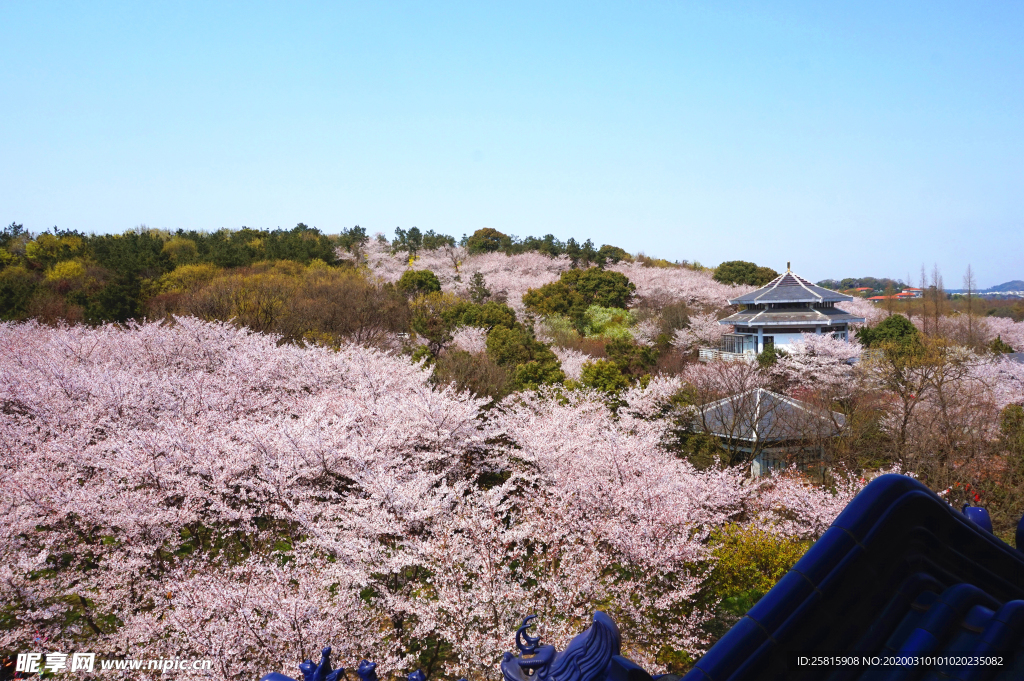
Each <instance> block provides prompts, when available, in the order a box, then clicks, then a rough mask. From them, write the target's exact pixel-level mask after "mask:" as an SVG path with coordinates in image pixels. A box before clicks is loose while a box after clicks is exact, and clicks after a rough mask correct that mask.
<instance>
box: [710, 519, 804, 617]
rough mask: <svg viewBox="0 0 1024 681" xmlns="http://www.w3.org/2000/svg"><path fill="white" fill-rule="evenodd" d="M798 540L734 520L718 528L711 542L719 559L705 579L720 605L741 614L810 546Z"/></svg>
mask: <svg viewBox="0 0 1024 681" xmlns="http://www.w3.org/2000/svg"><path fill="white" fill-rule="evenodd" d="M811 543H812V542H811V541H809V540H799V539H795V538H792V537H781V536H779V535H776V534H773V533H771V532H767V531H765V530H761V529H757V528H756V527H750V526H740V525H735V524H730V525H725V526H724V527H721V528H718V529H717V530H715V532H714V533H713V534H712V535H711V539H710V542H709V545H710V546H711V547H712V555H713V556H714V558H715V559H716V562H715V565H714V568H713V569H712V571H711V575H710V577H709V578H708V581H707V583H706V586H707V588H708V589H709V590H710V594H711V597H712V599H713V600H720V601H721V608H722V609H723V610H725V611H727V612H730V613H732V614H734V615H737V616H741V615H743V614H745V613H746V612H747V610H749V609H750V607H751V606H753V605H754V603H757V601H758V600H760V598H761V596H763V595H764V594H766V593H768V591H769V590H770V589H771V588H772V587H773V586H775V583H776V582H778V581H779V580H780V579H781V578H782V576H783V575H785V574H786V572H788V571H789V569H790V568H791V567H793V565H794V564H796V562H797V561H798V560H800V557H801V556H802V555H803V554H804V553H805V552H806V551H807V549H808V548H810V545H811Z"/></svg>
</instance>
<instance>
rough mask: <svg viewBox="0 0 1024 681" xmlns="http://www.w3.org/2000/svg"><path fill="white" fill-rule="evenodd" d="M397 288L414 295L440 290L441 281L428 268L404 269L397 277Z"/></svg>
mask: <svg viewBox="0 0 1024 681" xmlns="http://www.w3.org/2000/svg"><path fill="white" fill-rule="evenodd" d="M397 286H398V290H399V291H401V292H403V293H405V294H406V295H410V296H416V295H422V294H426V293H434V292H436V291H440V290H441V281H440V280H439V279H438V278H437V275H436V274H434V273H433V272H431V271H430V270H406V271H405V272H403V273H402V276H401V277H400V278H399V279H398V284H397Z"/></svg>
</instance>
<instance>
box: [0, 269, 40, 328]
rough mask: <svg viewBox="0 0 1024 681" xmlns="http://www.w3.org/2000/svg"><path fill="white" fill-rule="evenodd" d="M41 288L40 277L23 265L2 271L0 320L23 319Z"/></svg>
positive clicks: (0, 279) (0, 272)
mask: <svg viewBox="0 0 1024 681" xmlns="http://www.w3.org/2000/svg"><path fill="white" fill-rule="evenodd" d="M38 286H39V277H38V275H36V274H33V273H32V272H29V271H28V270H27V269H26V268H25V267H24V266H22V265H13V266H11V267H6V268H4V269H3V270H2V271H0V319H3V320H13V319H21V318H23V317H24V316H25V315H26V314H27V313H28V305H29V301H31V300H32V295H33V294H34V293H35V292H36V289H37V288H38Z"/></svg>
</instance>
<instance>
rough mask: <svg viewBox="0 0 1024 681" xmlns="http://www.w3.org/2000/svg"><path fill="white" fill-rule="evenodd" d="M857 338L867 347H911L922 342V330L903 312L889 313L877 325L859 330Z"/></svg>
mask: <svg viewBox="0 0 1024 681" xmlns="http://www.w3.org/2000/svg"><path fill="white" fill-rule="evenodd" d="M857 340H858V341H860V343H861V345H863V346H864V347H867V348H877V347H883V346H887V347H898V348H901V349H905V350H906V349H911V348H914V347H917V346H919V345H920V344H921V332H920V331H919V330H918V328H917V327H916V326H914V324H913V322H911V321H910V320H909V319H907V318H906V317H904V316H903V315H901V314H894V315H889V316H888V317H886V318H885V319H883V320H882V321H881V322H879V323H878V324H877V325H876V326H874V327H870V326H865V327H863V328H861V329H858V330H857Z"/></svg>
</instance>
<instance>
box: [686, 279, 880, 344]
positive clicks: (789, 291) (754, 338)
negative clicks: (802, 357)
mask: <svg viewBox="0 0 1024 681" xmlns="http://www.w3.org/2000/svg"><path fill="white" fill-rule="evenodd" d="M851 300H853V296H848V295H846V294H845V293H838V292H836V291H832V290H829V289H827V288H822V287H821V286H818V285H816V284H812V283H811V282H809V281H807V280H806V279H804V278H803V277H799V276H797V275H795V274H793V272H791V271H790V270H789V267H788V263H787V268H786V273H785V274H781V275H779V276H778V277H776V278H775V279H773V280H772V281H770V282H769V283H767V284H765V285H764V286H762V287H761V288H759V289H757V290H756V291H752V292H750V293H747V294H746V295H742V296H740V297H739V298H734V299H733V300H730V301H729V303H730V304H731V305H738V306H739V307H740V311H739V312H737V313H736V314H734V315H730V316H729V317H726V318H725V319H723V320H721V321H720V322H719V324H722V325H726V326H733V327H735V328H734V330H733V332H732V333H727V334H725V336H723V338H722V342H721V343H720V345H719V347H718V348H701V350H700V358H701V360H702V361H708V360H711V359H727V360H742V359H751V358H753V357H754V356H756V355H757V353H760V352H764V350H765V348H768V347H772V346H774V347H777V348H784V347H785V346H787V345H789V344H790V343H792V342H794V341H797V340H800V339H801V338H802V337H803V334H805V333H817V334H821V333H829V334H832V335H833V336H835V337H836V338H842V339H843V340H847V341H848V340H849V339H850V324H859V323H863V322H864V321H865V319H864V318H863V317H856V316H854V315H852V314H849V313H848V312H845V311H843V310H841V309H839V308H838V307H836V303H841V302H844V301H851Z"/></svg>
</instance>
